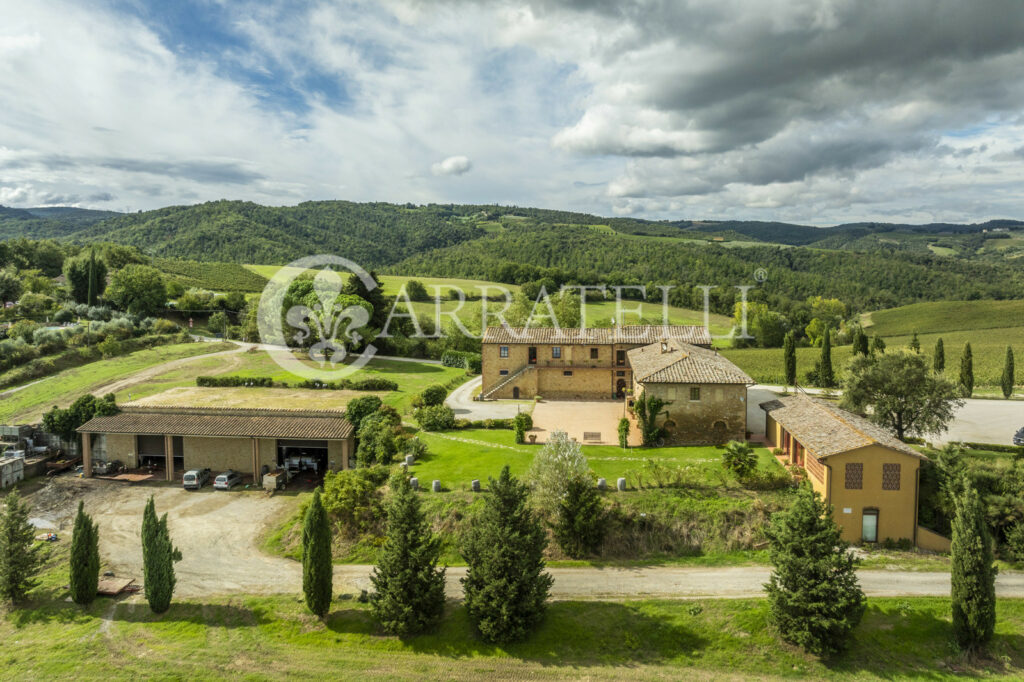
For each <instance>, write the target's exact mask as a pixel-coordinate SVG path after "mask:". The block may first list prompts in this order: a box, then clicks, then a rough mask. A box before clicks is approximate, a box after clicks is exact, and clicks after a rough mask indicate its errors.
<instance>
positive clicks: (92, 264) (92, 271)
mask: <svg viewBox="0 0 1024 682" xmlns="http://www.w3.org/2000/svg"><path fill="white" fill-rule="evenodd" d="M88 285H89V289H88V294H87V295H86V299H85V300H86V303H87V304H89V305H90V306H94V305H96V250H95V249H89V282H88Z"/></svg>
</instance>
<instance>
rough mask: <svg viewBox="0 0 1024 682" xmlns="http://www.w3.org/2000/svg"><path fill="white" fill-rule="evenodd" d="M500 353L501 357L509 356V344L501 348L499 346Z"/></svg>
mask: <svg viewBox="0 0 1024 682" xmlns="http://www.w3.org/2000/svg"><path fill="white" fill-rule="evenodd" d="M498 354H499V355H501V357H503V358H507V357H508V346H502V347H501V348H499V349H498Z"/></svg>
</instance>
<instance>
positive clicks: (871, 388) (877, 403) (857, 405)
mask: <svg viewBox="0 0 1024 682" xmlns="http://www.w3.org/2000/svg"><path fill="white" fill-rule="evenodd" d="M961 405H963V401H962V400H961V399H960V397H959V392H958V390H957V387H956V386H954V385H953V384H952V383H951V382H949V381H946V380H945V379H943V378H942V377H941V376H939V375H937V374H935V373H933V372H931V371H930V370H929V368H928V365H927V362H926V360H925V359H924V357H923V356H921V355H918V354H917V353H908V352H895V353H884V354H881V355H876V356H873V357H864V356H857V357H855V358H854V359H853V360H852V361H851V362H850V364H849V366H848V368H847V372H846V380H845V382H844V384H843V406H844V407H846V408H848V409H852V410H855V411H858V412H864V411H866V410H867V409H868V408H870V412H869V413H868V419H870V420H871V421H873V422H875V423H876V424H879V425H880V426H884V427H886V428H888V429H890V430H892V431H894V432H895V433H896V436H897V437H898V438H901V439H902V438H904V437H905V436H908V435H918V434H936V433H942V432H943V431H945V430H946V427H947V425H948V424H949V422H950V420H951V419H952V418H953V414H954V412H955V410H956V409H957V408H958V407H960V406H961Z"/></svg>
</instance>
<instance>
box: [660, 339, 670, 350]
mask: <svg viewBox="0 0 1024 682" xmlns="http://www.w3.org/2000/svg"><path fill="white" fill-rule="evenodd" d="M661 352H662V353H667V352H668V341H666V340H665V339H662V340H661Z"/></svg>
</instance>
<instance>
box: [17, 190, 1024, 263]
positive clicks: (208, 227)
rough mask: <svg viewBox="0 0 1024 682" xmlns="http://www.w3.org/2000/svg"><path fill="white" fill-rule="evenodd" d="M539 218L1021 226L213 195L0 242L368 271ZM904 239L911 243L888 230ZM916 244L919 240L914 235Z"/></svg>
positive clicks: (35, 226)
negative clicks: (270, 202) (357, 266)
mask: <svg viewBox="0 0 1024 682" xmlns="http://www.w3.org/2000/svg"><path fill="white" fill-rule="evenodd" d="M516 221H527V222H529V223H531V224H541V225H551V226H554V227H557V226H559V225H576V226H584V225H586V226H592V227H599V228H601V229H605V230H609V231H612V232H617V233H620V234H623V235H630V236H634V237H643V236H651V237H679V238H683V239H696V240H704V241H707V240H715V241H737V240H739V241H742V240H747V241H752V242H764V243H766V244H778V245H784V246H792V247H800V246H813V247H816V248H826V249H837V250H877V249H890V250H900V249H907V248H912V249H915V250H916V251H918V252H925V251H927V244H928V241H929V240H930V239H931V238H932V237H934V238H936V239H938V238H940V237H943V236H957V235H959V236H963V235H973V234H982V233H983V232H985V231H986V230H988V231H991V230H994V229H997V228H1006V229H1021V228H1024V222H1022V221H1018V220H992V221H988V222H985V223H980V224H954V223H930V224H925V225H908V224H896V223H892V224H890V223H876V222H862V223H846V224H841V225H835V226H832V227H813V226H809V225H799V224H793V223H784V222H770V221H743V220H722V221H706V220H704V221H700V220H644V219H639V218H621V217H619V218H606V217H601V216H597V215H592V214H586V213H575V212H571V211H560V210H552V209H542V208H525V207H518V206H499V205H471V204H468V205H467V204H428V205H425V206H424V205H414V204H389V203H379V202H375V203H356V202H350V201H311V202H304V203H301V204H298V205H296V206H263V205H260V204H256V203H253V202H247V201H228V200H221V201H211V202H206V203H202V204H196V205H192V206H168V207H165V208H160V209H155V210H152V211H140V212H138V213H117V212H113V211H97V210H91V209H80V208H74V207H41V208H28V209H17V208H8V207H2V206H0V239H4V238H12V237H17V236H27V237H33V238H54V239H61V240H69V241H73V242H76V243H88V242H99V241H109V242H115V243H119V244H126V245H131V246H136V247H138V248H139V249H141V250H143V251H144V252H146V253H149V254H150V255H154V256H160V257H165V258H184V259H190V260H199V261H225V262H236V263H268V264H271V263H285V262H288V261H290V260H293V259H295V258H297V257H300V256H306V255H310V254H314V253H321V252H330V253H345V254H347V255H349V257H352V258H353V259H355V260H358V261H359V262H362V263H365V264H367V266H368V267H381V266H386V265H390V264H393V263H397V262H399V261H401V260H403V259H406V258H409V257H412V256H415V255H417V254H422V253H425V252H429V251H431V250H433V249H439V248H445V247H449V246H453V245H456V244H460V243H463V242H466V241H471V240H473V239H478V238H480V237H483V236H484V235H486V234H488V230H490V231H493V230H496V229H498V230H500V229H515V226H516V224H517V222H516ZM893 234H896V235H903V236H905V237H906V238H907V241H908V243H909V246H908V244H901V243H900V240H899V239H896V240H894V239H891V238H889V237H887V235H893ZM915 239H916V240H917V241H916V242H914V240H915Z"/></svg>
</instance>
